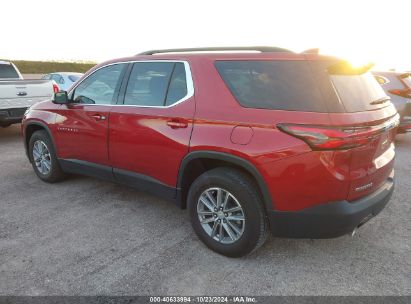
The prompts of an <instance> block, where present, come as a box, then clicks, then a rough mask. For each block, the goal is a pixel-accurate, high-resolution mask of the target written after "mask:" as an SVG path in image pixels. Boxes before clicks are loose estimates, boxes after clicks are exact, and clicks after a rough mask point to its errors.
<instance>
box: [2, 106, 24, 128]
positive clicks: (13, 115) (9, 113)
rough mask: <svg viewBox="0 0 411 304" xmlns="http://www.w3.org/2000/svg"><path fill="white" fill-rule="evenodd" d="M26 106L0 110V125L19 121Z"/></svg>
mask: <svg viewBox="0 0 411 304" xmlns="http://www.w3.org/2000/svg"><path fill="white" fill-rule="evenodd" d="M26 109H27V108H16V109H2V110H0V125H11V124H15V123H20V122H21V120H22V119H23V116H24V112H25V111H26Z"/></svg>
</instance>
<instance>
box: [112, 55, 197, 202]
mask: <svg viewBox="0 0 411 304" xmlns="http://www.w3.org/2000/svg"><path fill="white" fill-rule="evenodd" d="M121 91H122V93H121V101H122V102H123V103H122V104H119V105H117V106H113V108H112V111H111V114H110V122H109V125H110V127H109V155H110V161H111V165H112V167H113V168H114V170H113V171H114V175H115V176H116V178H117V179H118V180H120V181H122V182H125V183H128V184H132V185H133V183H137V182H138V180H142V181H143V184H145V186H144V188H145V189H146V190H148V191H150V189H149V187H150V184H159V185H162V186H166V187H165V188H166V190H167V191H168V189H169V190H170V191H172V189H173V188H175V186H176V180H177V175H178V174H177V173H178V169H179V166H180V163H181V160H182V159H183V157H184V156H185V155H186V154H187V152H188V149H189V142H190V136H191V131H192V128H193V117H194V111H195V101H194V96H193V95H194V87H193V82H192V78H191V72H190V67H189V65H188V63H187V62H180V61H176V62H173V61H154V62H153V61H149V62H136V63H134V64H133V67H132V69H131V72H130V76H129V78H128V83H127V85H126V86H124V87H123V88H122V90H121ZM144 182H146V183H144ZM136 186H138V185H136ZM159 194H161V193H159ZM163 194H164V193H163Z"/></svg>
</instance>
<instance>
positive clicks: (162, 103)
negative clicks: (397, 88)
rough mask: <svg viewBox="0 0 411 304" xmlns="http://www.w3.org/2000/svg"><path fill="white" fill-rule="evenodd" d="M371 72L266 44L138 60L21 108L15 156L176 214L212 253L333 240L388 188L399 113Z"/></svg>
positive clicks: (154, 54) (377, 207)
mask: <svg viewBox="0 0 411 304" xmlns="http://www.w3.org/2000/svg"><path fill="white" fill-rule="evenodd" d="M220 50H224V51H231V52H216V51H220ZM238 50H240V51H243V50H254V51H256V52H236V51H238ZM195 51H203V52H195ZM207 51H210V52H207ZM211 51H214V52H211ZM369 68H370V67H361V68H353V67H351V66H350V65H349V64H348V63H347V62H345V61H342V60H340V59H336V58H332V57H325V56H321V55H318V54H310V53H302V54H297V53H293V52H290V51H288V50H285V49H280V48H274V47H273V48H272V47H255V48H224V49H217V48H204V49H179V50H162V51H150V52H145V53H142V54H139V55H137V56H134V57H129V58H122V59H117V60H113V61H109V62H105V63H102V64H100V65H98V66H96V67H94V68H93V69H91V70H90V71H89V72H88V73H86V74H85V75H84V76H83V77H82V79H81V80H79V81H78V83H77V84H76V85H75V86H74V87H73V88H71V89H70V91H69V92H59V93H57V94H56V95H55V97H54V100H53V101H45V102H41V103H38V104H36V105H35V106H32V107H31V108H30V109H29V110H28V111H27V112H26V114H25V117H24V121H23V124H22V131H23V135H24V139H25V141H24V142H25V146H26V151H27V155H28V157H29V159H30V162H31V163H32V165H33V168H34V171H35V173H36V174H37V176H38V177H39V178H40V179H42V180H43V181H46V182H51V183H52V182H57V181H60V180H62V179H63V178H64V177H65V176H66V174H67V173H78V174H85V175H90V176H94V177H98V178H102V179H105V180H110V181H114V182H118V183H122V184H125V185H129V186H132V187H135V188H137V189H141V190H145V191H149V192H152V193H154V194H157V195H160V196H162V197H164V198H167V199H169V200H171V201H173V202H175V203H176V204H177V205H178V206H179V207H181V208H186V207H187V208H188V210H189V213H190V217H191V221H192V226H193V228H194V230H195V232H196V234H197V235H198V237H199V238H200V239H201V240H202V241H203V242H204V243H205V244H206V245H207V246H208V247H210V248H211V249H213V250H215V251H217V252H219V253H221V254H223V255H227V256H232V257H238V256H242V255H245V254H247V253H249V252H251V251H252V250H254V249H256V248H258V247H259V246H260V245H262V244H263V243H264V241H265V239H266V237H267V234H268V231H269V230H271V232H272V233H273V235H275V236H282V237H295V238H332V237H338V236H341V235H344V234H348V233H351V232H353V231H355V229H356V228H357V227H359V226H361V225H363V224H364V223H365V222H366V221H368V220H369V219H370V218H372V217H373V216H375V215H376V214H378V213H379V212H380V211H381V210H382V209H383V208H384V206H385V205H386V204H387V202H388V201H389V199H390V197H391V194H392V192H393V189H394V176H393V175H394V172H393V162H394V155H395V151H394V143H393V138H394V136H395V133H396V129H397V126H398V120H399V116H398V114H397V111H396V110H395V108H394V106H393V105H392V103H391V102H390V100H389V97H388V96H387V95H386V94H385V93H384V91H383V89H382V88H381V87H380V85H379V84H378V83H377V81H376V80H375V79H374V77H373V76H372V74H371V73H370V72H369V71H368V69H369Z"/></svg>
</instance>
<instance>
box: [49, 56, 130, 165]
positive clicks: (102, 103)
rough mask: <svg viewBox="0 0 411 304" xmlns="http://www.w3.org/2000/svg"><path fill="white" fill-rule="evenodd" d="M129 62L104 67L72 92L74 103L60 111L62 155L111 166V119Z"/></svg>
mask: <svg viewBox="0 0 411 304" xmlns="http://www.w3.org/2000/svg"><path fill="white" fill-rule="evenodd" d="M126 66H127V64H124V63H120V64H112V65H108V66H105V67H102V68H100V69H98V70H96V71H95V72H93V73H92V74H90V75H89V76H88V77H86V78H85V79H84V80H83V81H82V82H81V83H79V85H78V86H76V87H75V88H74V90H72V91H71V92H70V96H69V98H70V100H71V102H70V103H69V104H67V105H61V107H60V109H59V110H58V111H57V114H58V115H57V119H56V126H57V128H56V130H57V134H56V141H57V147H58V156H59V158H62V159H66V160H71V161H79V160H80V161H86V162H89V163H95V164H100V165H107V166H108V165H109V161H108V150H107V141H108V120H109V115H110V109H111V106H112V104H115V103H116V101H117V98H118V92H119V88H120V85H121V80H122V78H123V76H124V72H125V70H126Z"/></svg>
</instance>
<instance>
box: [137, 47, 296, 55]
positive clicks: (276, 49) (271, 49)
mask: <svg viewBox="0 0 411 304" xmlns="http://www.w3.org/2000/svg"><path fill="white" fill-rule="evenodd" d="M218 51H258V52H261V53H270V52H287V53H292V51H290V50H287V49H283V48H279V47H272V46H229V47H199V48H183V49H164V50H151V51H146V52H142V53H139V54H137V55H154V54H162V53H186V52H218Z"/></svg>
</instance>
